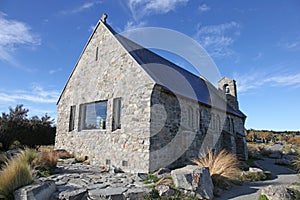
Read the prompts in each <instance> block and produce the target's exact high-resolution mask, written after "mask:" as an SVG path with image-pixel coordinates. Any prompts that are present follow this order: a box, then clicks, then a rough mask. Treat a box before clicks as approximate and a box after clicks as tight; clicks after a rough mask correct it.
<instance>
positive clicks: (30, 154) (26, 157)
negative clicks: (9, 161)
mask: <svg viewBox="0 0 300 200" xmlns="http://www.w3.org/2000/svg"><path fill="white" fill-rule="evenodd" d="M38 157H39V155H38V152H37V151H36V150H34V149H29V148H26V149H25V150H24V151H22V152H21V154H20V155H18V159H20V160H23V161H24V162H27V163H28V164H29V165H30V166H33V165H35V163H36V162H37V160H38Z"/></svg>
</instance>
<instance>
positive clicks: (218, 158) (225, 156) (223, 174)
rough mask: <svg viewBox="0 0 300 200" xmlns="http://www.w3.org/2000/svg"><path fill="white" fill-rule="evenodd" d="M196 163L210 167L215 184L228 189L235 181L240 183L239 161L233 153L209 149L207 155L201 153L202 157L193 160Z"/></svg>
mask: <svg viewBox="0 0 300 200" xmlns="http://www.w3.org/2000/svg"><path fill="white" fill-rule="evenodd" d="M192 161H193V162H194V163H195V164H197V165H199V166H202V167H208V168H209V171H210V176H211V178H212V181H213V183H214V185H215V186H217V187H220V188H223V189H227V188H228V187H230V186H231V185H232V184H233V183H238V180H239V176H240V169H239V168H238V164H239V161H238V159H237V158H236V157H235V156H234V155H233V154H231V153H228V152H227V151H225V150H222V151H221V152H219V153H214V152H213V151H209V153H208V154H207V155H203V154H202V155H201V156H200V158H197V159H193V160H192Z"/></svg>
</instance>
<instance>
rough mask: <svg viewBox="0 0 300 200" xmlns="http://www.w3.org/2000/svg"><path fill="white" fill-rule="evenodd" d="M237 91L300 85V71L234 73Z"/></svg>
mask: <svg viewBox="0 0 300 200" xmlns="http://www.w3.org/2000/svg"><path fill="white" fill-rule="evenodd" d="M234 79H235V80H236V81H237V85H238V91H239V92H240V93H245V92H247V91H249V90H254V89H259V88H262V87H293V88H299V87H300V73H296V74H295V73H280V75H278V74H269V73H264V72H250V73H247V74H244V75H240V74H234Z"/></svg>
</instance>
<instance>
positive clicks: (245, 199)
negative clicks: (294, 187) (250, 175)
mask: <svg viewBox="0 0 300 200" xmlns="http://www.w3.org/2000/svg"><path fill="white" fill-rule="evenodd" d="M274 162H275V160H274V159H270V158H264V160H258V161H256V164H257V166H259V167H260V168H262V169H263V170H268V171H271V173H272V180H268V181H259V182H248V183H245V184H243V185H242V186H234V187H233V188H231V189H230V190H227V191H223V193H222V194H221V197H218V198H215V199H216V200H227V199H234V200H255V199H258V197H259V195H260V192H261V189H262V188H264V187H266V186H268V185H280V184H291V183H293V182H300V179H299V178H298V177H297V175H296V172H295V171H294V170H291V169H289V168H287V167H283V166H280V165H275V164H274Z"/></svg>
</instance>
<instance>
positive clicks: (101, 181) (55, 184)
mask: <svg viewBox="0 0 300 200" xmlns="http://www.w3.org/2000/svg"><path fill="white" fill-rule="evenodd" d="M58 172H59V173H57V174H54V175H51V176H49V177H47V178H39V179H38V180H37V181H36V183H34V184H33V185H32V186H31V188H32V187H36V188H38V189H36V191H35V192H36V193H39V192H40V191H39V190H40V189H41V190H44V191H43V192H41V193H47V192H46V191H47V190H49V191H48V193H49V192H50V193H52V195H51V196H52V197H51V199H102V198H103V199H106V198H107V199H123V198H124V197H125V198H128V199H142V198H143V197H144V196H146V195H147V194H148V193H149V192H150V191H151V189H149V188H147V187H146V186H147V184H144V183H143V182H142V181H141V178H142V176H143V174H141V175H139V174H136V175H133V174H127V173H116V172H119V171H118V169H110V172H108V171H107V170H105V169H101V168H99V167H94V166H91V165H86V164H83V163H62V162H60V163H58ZM41 184H44V186H43V187H40V185H41ZM31 188H30V190H31ZM46 188H47V189H46ZM18 192H19V193H21V192H22V191H18ZM18 192H17V193H18ZM33 192H34V191H33ZM23 193H24V189H23ZM42 195H43V194H42ZM21 196H22V195H21Z"/></svg>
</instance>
